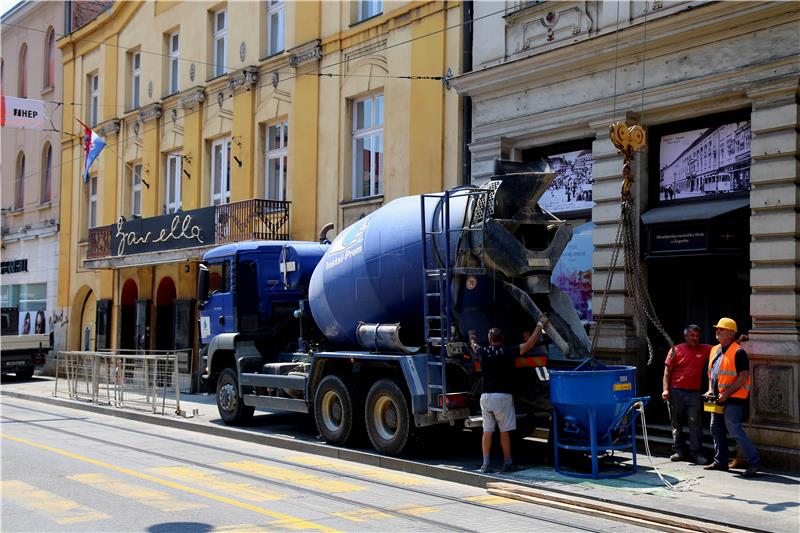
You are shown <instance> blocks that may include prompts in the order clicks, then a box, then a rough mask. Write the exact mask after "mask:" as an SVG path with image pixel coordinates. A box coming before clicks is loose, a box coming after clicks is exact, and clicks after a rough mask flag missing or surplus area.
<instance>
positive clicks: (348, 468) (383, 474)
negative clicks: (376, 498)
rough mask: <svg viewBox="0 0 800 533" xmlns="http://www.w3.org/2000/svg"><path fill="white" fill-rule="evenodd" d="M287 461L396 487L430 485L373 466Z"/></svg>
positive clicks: (298, 458) (296, 457) (299, 457)
mask: <svg viewBox="0 0 800 533" xmlns="http://www.w3.org/2000/svg"><path fill="white" fill-rule="evenodd" d="M287 460H289V461H292V462H295V463H299V464H302V465H306V466H317V467H324V468H330V469H332V470H337V471H339V472H345V473H348V474H359V475H362V476H367V477H371V478H373V479H376V480H379V481H385V482H387V483H394V484H396V485H406V486H413V485H425V484H426V483H430V482H429V481H428V480H427V479H425V478H422V477H417V476H412V475H409V474H403V473H398V472H393V471H391V470H387V469H384V468H376V467H372V466H363V465H354V464H352V463H342V462H337V461H331V460H329V459H325V458H324V457H311V456H307V455H294V456H290V457H288V458H287Z"/></svg>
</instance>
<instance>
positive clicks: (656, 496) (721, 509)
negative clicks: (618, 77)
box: [0, 377, 800, 533]
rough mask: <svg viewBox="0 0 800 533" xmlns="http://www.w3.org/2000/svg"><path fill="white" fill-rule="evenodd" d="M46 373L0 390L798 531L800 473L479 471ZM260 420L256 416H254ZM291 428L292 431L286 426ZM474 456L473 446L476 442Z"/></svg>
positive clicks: (374, 461) (296, 420)
mask: <svg viewBox="0 0 800 533" xmlns="http://www.w3.org/2000/svg"><path fill="white" fill-rule="evenodd" d="M54 389H55V388H54V383H53V380H52V378H46V377H38V378H34V379H33V380H29V381H21V382H17V381H14V380H12V379H11V378H8V379H6V380H4V382H3V384H2V387H0V393H2V396H5V397H16V398H21V399H26V400H33V401H38V402H44V403H52V404H58V405H65V406H69V407H74V408H78V409H83V410H89V411H94V412H101V413H104V414H108V415H111V416H117V417H123V418H128V419H135V420H140V421H146V422H150V423H154V424H159V425H167V426H173V427H180V428H182V429H187V430H191V431H197V432H200V433H207V434H214V435H220V436H227V437H230V438H235V439H240V440H247V441H251V442H258V443H262V444H266V445H270V446H276V447H280V448H289V449H294V450H298V451H305V452H309V453H315V454H318V455H323V456H327V457H336V458H340V459H345V460H350V461H355V462H359V463H365V464H370V465H376V466H382V467H385V468H391V469H395V470H401V471H405V472H411V473H415V474H421V475H426V476H430V477H434V478H438V479H444V480H448V481H455V482H458V483H464V484H468V485H472V486H480V487H486V485H487V483H492V482H498V481H504V482H513V483H518V484H522V485H527V486H530V487H534V488H537V489H541V490H547V491H552V492H554V493H558V494H561V495H575V496H581V497H584V498H592V499H594V500H597V501H601V502H608V503H616V504H621V505H625V506H629V507H633V508H640V509H648V510H652V511H656V512H659V513H664V514H668V515H673V516H677V517H691V518H696V519H699V520H705V521H710V522H716V523H719V524H724V525H728V526H732V527H735V528H738V529H742V530H755V531H775V532H787V533H788V532H791V533H794V532H798V531H800V476H798V475H794V474H787V473H778V472H763V473H760V474H759V475H758V476H756V477H753V478H744V477H742V476H741V470H740V471H731V472H719V471H706V470H703V469H702V467H700V466H697V465H693V464H689V463H684V462H678V463H673V462H670V460H669V458H667V457H664V456H656V457H653V458H652V464H653V465H654V466H655V467H656V468H658V470H660V472H661V474H662V475H663V476H664V477H665V478H666V479H667V480H668V481H670V482H671V483H672V484H676V483H679V482H681V481H683V482H684V485H686V484H688V485H690V486H691V489H690V490H686V491H677V490H670V489H669V488H667V487H666V486H665V485H664V483H663V482H662V481H661V480H660V479H659V477H658V475H657V474H656V472H655V470H654V469H653V467H652V466H651V462H650V460H649V459H648V457H647V456H646V455H645V453H644V450H641V449H640V450H639V455H638V462H639V471H638V473H636V474H633V475H630V476H626V477H622V478H616V479H600V480H593V479H582V478H573V477H567V476H564V475H561V474H559V473H557V472H555V470H554V469H553V467H552V466H547V465H537V466H532V467H529V468H525V469H524V470H521V471H519V472H516V473H513V474H499V473H498V474H491V475H483V474H480V473H478V472H477V471H476V470H475V468H476V466H477V463H478V462H479V461H478V460H477V459H475V458H472V457H471V456H469V457H470V458H469V459H466V458H465V457H466V456H465V455H462V456H461V457H458V458H454V459H451V458H449V457H447V456H446V455H445V456H442V454H438V456H437V457H435V458H433V459H431V458H426V457H425V456H424V455H422V454H417V455H419V456H418V457H413V458H411V459H408V458H405V459H403V458H392V457H385V456H381V455H378V454H376V453H374V452H373V451H371V450H366V449H348V448H339V447H335V446H330V445H327V444H325V443H323V442H320V441H319V440H318V439H316V438H315V437H313V435H314V432H313V431H307V432H305V433H304V432H298V431H297V426H298V425H301V426H304V427H306V428H307V427H309V426H311V427H313V420H312V418H311V417H310V416H305V417H304V415H294V414H290V415H286V416H281V417H279V416H277V415H265V416H268V417H272V418H270V423H269V424H268V425H266V424H265V425H262V426H258V425H253V426H251V427H246V428H233V427H228V426H225V425H224V424H223V423H222V421H221V420H220V419H219V415H218V413H217V407H216V404H215V401H214V397H213V396H211V395H205V394H192V395H181V402H180V404H181V410H182V411H183V412H185V413H193V412H196V413H197V415H195V416H193V417H192V418H184V417H182V416H178V415H175V414H174V413H168V414H166V415H160V414H158V415H154V414H151V413H148V412H146V411H144V410H141V409H130V408H124V409H123V408H111V407H104V406H97V405H92V404H90V403H88V402H86V401H74V400H69V399H67V398H65V397H64V393H63V392H61V393H60V395H59V397H54V396H53V392H54ZM258 418H260V417H259V416H257V417H256V419H258ZM290 428H293V430H290ZM475 451H476V456H477V454H479V449H478V448H477V447H476V450H475ZM618 460H620V461H622V464H630V455H629V454H628V455H625V454H619V455H618Z"/></svg>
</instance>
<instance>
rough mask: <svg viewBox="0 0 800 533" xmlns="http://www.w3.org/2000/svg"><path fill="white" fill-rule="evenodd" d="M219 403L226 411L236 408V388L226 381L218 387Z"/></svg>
mask: <svg viewBox="0 0 800 533" xmlns="http://www.w3.org/2000/svg"><path fill="white" fill-rule="evenodd" d="M218 396H219V405H220V406H221V407H222V408H223V409H225V410H226V411H229V412H232V411H234V410H235V409H236V389H235V388H234V386H233V384H232V383H226V384H225V385H223V386H222V387H220V389H219V395H218Z"/></svg>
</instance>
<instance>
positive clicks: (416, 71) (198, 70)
mask: <svg viewBox="0 0 800 533" xmlns="http://www.w3.org/2000/svg"><path fill="white" fill-rule="evenodd" d="M461 22H462V13H461V5H460V4H459V3H454V2H381V1H379V0H369V1H365V0H361V1H353V2H346V1H343V2H276V1H274V0H267V1H263V2H228V3H224V2H222V3H219V2H218V3H213V2H205V3H204V2H163V1H156V2H117V3H115V4H114V6H113V7H112V8H111V9H109V10H108V11H106V12H104V13H102V14H100V15H99V16H98V17H97V18H96V19H95V20H94V21H93V22H91V23H89V24H87V25H86V26H84V27H82V28H80V29H79V30H77V31H75V32H73V33H72V34H70V35H68V36H66V37H64V38H62V39H61V40H60V41H59V43H58V44H59V47H60V49H61V51H62V57H63V66H64V98H63V99H64V102H66V104H65V106H64V114H63V122H64V125H65V126H64V129H65V131H66V132H69V133H65V134H64V135H63V137H62V154H61V166H62V168H61V172H62V191H61V195H62V198H63V205H62V209H61V236H60V239H61V240H60V252H59V253H60V255H59V274H58V276H59V280H58V281H59V283H58V286H59V289H58V306H59V307H60V308H61V309H62V310H63V311H64V312H65V314H68V316H69V320H70V322H69V325H68V338H67V347H68V348H69V349H78V348H82V349H83V348H89V349H95V348H98V349H99V348H119V349H122V348H126V349H173V348H195V347H196V340H195V339H196V337H197V335H196V332H195V330H194V324H195V322H196V320H195V314H194V313H195V311H194V302H193V298H194V297H195V282H196V272H197V268H198V262H199V260H200V257H201V256H202V253H203V252H204V251H206V250H208V249H209V248H211V247H213V246H215V245H219V244H222V243H230V242H236V241H239V240H248V239H257V238H273V239H286V238H291V239H298V240H314V241H316V240H317V239H318V238H319V231H320V228H321V227H322V226H324V225H326V224H328V223H332V224H333V227H334V230H333V232H332V233H331V234H329V235H328V236H329V237H331V238H332V237H333V235H334V234H335V233H338V232H339V231H340V230H341V229H343V228H344V227H345V226H347V225H348V224H349V223H351V222H352V221H354V220H357V219H358V218H360V217H361V216H363V215H365V214H366V213H369V212H370V211H372V210H374V209H376V208H378V207H380V206H381V205H382V204H384V203H386V202H388V201H391V200H392V199H394V198H397V197H400V196H405V195H409V194H419V193H425V192H433V191H439V190H442V189H443V188H446V187H451V186H454V185H457V184H458V183H460V182H461V175H460V168H461V159H460V154H461V132H460V120H459V117H460V113H461V111H460V102H459V97H458V95H457V94H456V92H455V91H451V90H448V89H447V88H446V87H445V85H444V84H443V82H442V79H441V78H442V77H443V76H444V75H445V74H446V72H447V71H448V69H450V70H451V72H453V73H456V74H457V73H459V72H460V70H461V68H460V65H461V62H462V42H461V36H462V31H461V30H462V25H461ZM76 118H77V119H80V120H81V121H83V122H85V123H86V124H88V125H90V126H91V127H92V129H93V130H94V131H95V132H97V133H98V134H99V135H100V136H101V137H102V138H103V139H104V140H105V142H106V143H107V145H108V146H107V147H106V148H105V150H104V151H103V152H102V153H101V155H100V156H99V158H98V159H97V160H96V161H95V162H94V163H93V164H92V166H91V168H90V171H89V173H88V178H86V179H84V164H85V162H84V146H83V138H82V135H83V128H82V126H80V124H78V122H77V121H76V120H75V119H76ZM193 231H194V233H193Z"/></svg>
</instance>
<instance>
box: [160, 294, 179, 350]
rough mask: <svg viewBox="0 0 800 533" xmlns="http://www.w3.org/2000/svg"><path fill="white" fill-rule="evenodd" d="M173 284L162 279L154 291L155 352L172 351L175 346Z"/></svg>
mask: <svg viewBox="0 0 800 533" xmlns="http://www.w3.org/2000/svg"><path fill="white" fill-rule="evenodd" d="M176 297H177V293H176V291H175V282H174V281H172V278H164V279H162V280H161V283H159V284H158V290H157V291H156V344H155V349H156V350H172V349H173V348H174V345H175V298H176Z"/></svg>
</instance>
